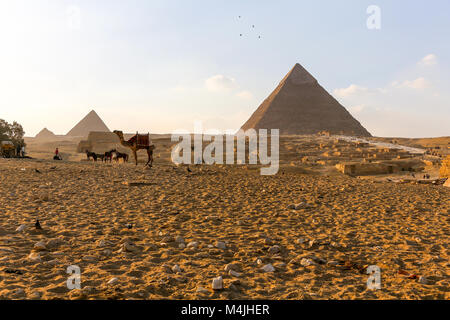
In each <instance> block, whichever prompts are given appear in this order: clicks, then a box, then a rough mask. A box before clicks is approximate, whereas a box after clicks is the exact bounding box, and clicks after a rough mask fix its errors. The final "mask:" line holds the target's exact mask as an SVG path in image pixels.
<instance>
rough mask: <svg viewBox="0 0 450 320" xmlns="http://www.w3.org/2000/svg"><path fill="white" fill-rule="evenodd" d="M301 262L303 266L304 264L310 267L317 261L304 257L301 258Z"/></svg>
mask: <svg viewBox="0 0 450 320" xmlns="http://www.w3.org/2000/svg"><path fill="white" fill-rule="evenodd" d="M300 264H301V265H302V266H304V267H308V266H311V265H313V264H315V263H314V261H312V260H311V259H307V258H303V259H302V260H300Z"/></svg>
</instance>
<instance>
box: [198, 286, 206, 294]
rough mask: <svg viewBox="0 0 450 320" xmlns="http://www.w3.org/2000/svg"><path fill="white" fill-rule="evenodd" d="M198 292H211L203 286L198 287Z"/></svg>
mask: <svg viewBox="0 0 450 320" xmlns="http://www.w3.org/2000/svg"><path fill="white" fill-rule="evenodd" d="M196 292H198V293H209V290H207V289H205V288H203V287H198V288H197V290H196Z"/></svg>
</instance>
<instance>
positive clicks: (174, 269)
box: [172, 264, 181, 273]
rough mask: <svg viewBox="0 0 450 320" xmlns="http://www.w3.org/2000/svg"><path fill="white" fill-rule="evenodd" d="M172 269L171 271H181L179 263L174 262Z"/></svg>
mask: <svg viewBox="0 0 450 320" xmlns="http://www.w3.org/2000/svg"><path fill="white" fill-rule="evenodd" d="M172 271H173V273H179V272H181V268H180V266H179V265H177V264H176V265H174V266H173V268H172Z"/></svg>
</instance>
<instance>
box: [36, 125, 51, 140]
mask: <svg viewBox="0 0 450 320" xmlns="http://www.w3.org/2000/svg"><path fill="white" fill-rule="evenodd" d="M34 138H35V139H36V140H55V139H56V135H55V134H54V133H53V132H51V131H50V130H48V129H47V128H44V129H42V130H41V131H40V132H39V133H38V134H37V135H36V136H35V137H34Z"/></svg>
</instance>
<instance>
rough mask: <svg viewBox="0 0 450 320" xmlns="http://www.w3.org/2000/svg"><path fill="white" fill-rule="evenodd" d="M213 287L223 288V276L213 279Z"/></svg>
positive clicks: (216, 288)
mask: <svg viewBox="0 0 450 320" xmlns="http://www.w3.org/2000/svg"><path fill="white" fill-rule="evenodd" d="M212 289H213V290H222V289H223V279H222V276H220V277H217V278H214V279H213V281H212Z"/></svg>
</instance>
